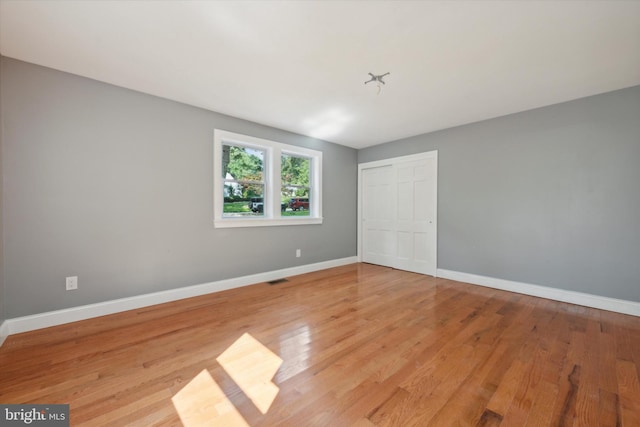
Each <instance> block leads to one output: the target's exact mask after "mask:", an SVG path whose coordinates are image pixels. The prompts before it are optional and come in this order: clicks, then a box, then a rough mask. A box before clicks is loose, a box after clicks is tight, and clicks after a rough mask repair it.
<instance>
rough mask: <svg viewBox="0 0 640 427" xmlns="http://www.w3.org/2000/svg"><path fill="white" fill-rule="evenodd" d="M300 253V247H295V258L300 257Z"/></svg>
mask: <svg viewBox="0 0 640 427" xmlns="http://www.w3.org/2000/svg"><path fill="white" fill-rule="evenodd" d="M300 255H302V253H301V251H300V249H296V258H300Z"/></svg>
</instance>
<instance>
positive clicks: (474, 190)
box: [358, 86, 640, 301]
mask: <svg viewBox="0 0 640 427" xmlns="http://www.w3.org/2000/svg"><path fill="white" fill-rule="evenodd" d="M434 149H437V150H438V160H439V166H438V173H439V177H438V221H439V224H438V267H439V268H444V269H449V270H454V271H459V272H465V273H472V274H479V275H484V276H489V277H495V278H500V279H507V280H514V281H521V282H525V283H531V284H538V285H544V286H550V287H554V288H560V289H567V290H572V291H579V292H586V293H590V294H595V295H602V296H608V297H613V298H620V299H625V300H630V301H640V86H637V87H633V88H629V89H625V90H620V91H615V92H610V93H606V94H602V95H597V96H593V97H589V98H584V99H580V100H576V101H572V102H567V103H563V104H558V105H554V106H550V107H545V108H540V109H536V110H532V111H527V112H523V113H519V114H513V115H509V116H505V117H501V118H497V119H493V120H487V121H483V122H479V123H474V124H470V125H466V126H460V127H456V128H452V129H447V130H444V131H440V132H434V133H430V134H425V135H420V136H416V137H412V138H408V139H404V140H400V141H395V142H391V143H387V144H383V145H379V146H374V147H371V148H368V149H364V150H360V151H359V152H358V162H359V163H364V162H369V161H373V160H380V159H384V158H390V157H396V156H401V155H407V154H413V153H418V152H423V151H429V150H434Z"/></svg>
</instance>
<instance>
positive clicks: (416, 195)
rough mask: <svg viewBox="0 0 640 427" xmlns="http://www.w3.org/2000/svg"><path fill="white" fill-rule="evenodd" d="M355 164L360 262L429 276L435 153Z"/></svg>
mask: <svg viewBox="0 0 640 427" xmlns="http://www.w3.org/2000/svg"><path fill="white" fill-rule="evenodd" d="M415 157H417V158H415V159H414V156H411V158H409V159H407V158H403V159H402V160H394V159H391V160H390V161H389V162H390V163H389V164H388V165H383V166H376V167H371V168H367V167H364V168H362V169H361V187H360V188H361V191H362V195H361V196H362V197H361V201H362V211H361V215H360V218H361V230H362V231H361V233H362V234H361V236H362V241H361V248H362V261H364V262H370V263H373V264H380V265H385V266H389V267H394V268H398V269H402V270H408V271H414V272H416V273H422V274H429V275H432V276H435V274H436V266H437V170H438V169H437V162H438V158H437V152H430V153H426V154H425V155H421V156H415Z"/></svg>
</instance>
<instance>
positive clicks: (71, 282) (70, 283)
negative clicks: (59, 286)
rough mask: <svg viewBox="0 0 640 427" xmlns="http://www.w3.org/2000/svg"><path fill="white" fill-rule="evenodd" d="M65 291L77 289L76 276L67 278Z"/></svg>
mask: <svg viewBox="0 0 640 427" xmlns="http://www.w3.org/2000/svg"><path fill="white" fill-rule="evenodd" d="M66 284H67V290H68V291H73V290H74V289H78V276H71V277H67V281H66Z"/></svg>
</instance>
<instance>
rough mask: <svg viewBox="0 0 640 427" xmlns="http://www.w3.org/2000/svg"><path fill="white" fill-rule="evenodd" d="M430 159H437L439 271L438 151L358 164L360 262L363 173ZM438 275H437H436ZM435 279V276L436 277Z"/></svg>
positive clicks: (360, 251) (360, 252)
mask: <svg viewBox="0 0 640 427" xmlns="http://www.w3.org/2000/svg"><path fill="white" fill-rule="evenodd" d="M430 157H435V159H436V171H435V175H436V191H435V193H436V194H435V198H436V217H435V221H436V230H435V239H436V254H435V258H436V259H435V264H436V265H435V269H434V271H436V272H437V271H438V150H431V151H425V152H422V153H417V154H410V155H407V156H400V157H390V158H388V159H382V160H375V161H372V162H366V163H359V164H358V207H357V209H358V227H357V228H358V248H357V251H358V252H357V255H356V256H357V257H358V262H362V171H363V170H365V169H373V168H379V167H383V166H393V165H394V164H397V163H403V162H411V161H415V160H422V159H426V158H430ZM436 274H437V273H436ZM434 277H435V276H434Z"/></svg>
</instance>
